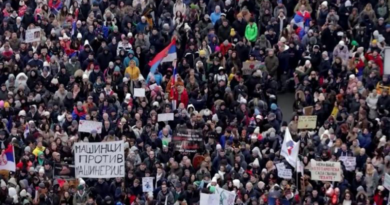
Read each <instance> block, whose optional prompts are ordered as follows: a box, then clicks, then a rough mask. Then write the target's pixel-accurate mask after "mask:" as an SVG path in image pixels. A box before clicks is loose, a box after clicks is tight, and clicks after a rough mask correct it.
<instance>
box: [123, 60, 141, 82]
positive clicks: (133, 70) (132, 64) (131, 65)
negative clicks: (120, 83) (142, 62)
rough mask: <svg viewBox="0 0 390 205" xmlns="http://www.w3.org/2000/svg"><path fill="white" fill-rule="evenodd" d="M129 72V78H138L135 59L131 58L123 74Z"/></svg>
mask: <svg viewBox="0 0 390 205" xmlns="http://www.w3.org/2000/svg"><path fill="white" fill-rule="evenodd" d="M126 74H129V76H130V79H131V80H138V77H139V75H140V71H139V68H138V67H137V66H136V64H135V61H134V60H131V61H130V63H129V66H128V67H127V68H126V70H125V75H126Z"/></svg>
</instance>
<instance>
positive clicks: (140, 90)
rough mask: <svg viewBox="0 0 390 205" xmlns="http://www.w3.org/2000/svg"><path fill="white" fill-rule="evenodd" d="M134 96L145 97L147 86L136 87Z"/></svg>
mask: <svg viewBox="0 0 390 205" xmlns="http://www.w3.org/2000/svg"><path fill="white" fill-rule="evenodd" d="M134 97H145V88H134Z"/></svg>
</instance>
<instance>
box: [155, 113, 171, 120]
mask: <svg viewBox="0 0 390 205" xmlns="http://www.w3.org/2000/svg"><path fill="white" fill-rule="evenodd" d="M174 118H175V116H174V115H173V113H161V114H158V116H157V119H158V121H159V122H166V121H173V119H174Z"/></svg>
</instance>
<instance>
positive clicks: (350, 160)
mask: <svg viewBox="0 0 390 205" xmlns="http://www.w3.org/2000/svg"><path fill="white" fill-rule="evenodd" d="M339 160H340V161H342V162H343V163H344V166H345V169H346V170H347V171H354V170H355V167H356V157H352V156H341V157H340V158H339Z"/></svg>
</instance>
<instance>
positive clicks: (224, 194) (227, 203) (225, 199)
mask: <svg viewBox="0 0 390 205" xmlns="http://www.w3.org/2000/svg"><path fill="white" fill-rule="evenodd" d="M215 194H216V195H217V196H219V199H218V202H219V205H234V201H235V200H236V193H235V192H230V191H228V190H225V189H222V188H219V187H216V188H215ZM209 201H210V199H209Z"/></svg>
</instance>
